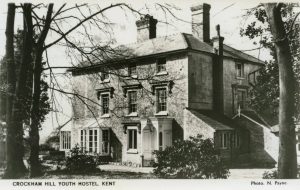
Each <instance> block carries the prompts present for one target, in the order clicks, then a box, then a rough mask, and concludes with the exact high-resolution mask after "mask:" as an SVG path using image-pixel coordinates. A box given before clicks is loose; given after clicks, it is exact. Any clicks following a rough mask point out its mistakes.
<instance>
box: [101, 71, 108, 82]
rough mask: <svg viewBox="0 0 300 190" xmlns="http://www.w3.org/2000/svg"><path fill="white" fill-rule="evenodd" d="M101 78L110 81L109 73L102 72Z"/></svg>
mask: <svg viewBox="0 0 300 190" xmlns="http://www.w3.org/2000/svg"><path fill="white" fill-rule="evenodd" d="M101 80H102V81H108V80H109V74H108V73H101Z"/></svg>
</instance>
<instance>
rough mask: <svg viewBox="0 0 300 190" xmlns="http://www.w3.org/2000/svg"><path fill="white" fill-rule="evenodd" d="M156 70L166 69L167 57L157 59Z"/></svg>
mask: <svg viewBox="0 0 300 190" xmlns="http://www.w3.org/2000/svg"><path fill="white" fill-rule="evenodd" d="M156 70H157V73H161V72H165V71H166V58H159V59H157V63H156Z"/></svg>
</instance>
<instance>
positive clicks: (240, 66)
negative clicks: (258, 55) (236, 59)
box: [236, 63, 244, 78]
mask: <svg viewBox="0 0 300 190" xmlns="http://www.w3.org/2000/svg"><path fill="white" fill-rule="evenodd" d="M236 76H237V77H238V78H244V64H242V63H236Z"/></svg>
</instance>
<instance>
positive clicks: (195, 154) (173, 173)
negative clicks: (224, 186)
mask: <svg viewBox="0 0 300 190" xmlns="http://www.w3.org/2000/svg"><path fill="white" fill-rule="evenodd" d="M154 155H155V156H156V158H157V160H156V162H155V163H154V164H153V166H154V174H155V175H157V176H158V177H160V178H181V179H182V178H189V179H208V178H227V177H228V176H229V170H228V169H227V168H226V166H225V165H224V163H223V162H222V160H221V158H220V156H219V153H218V151H217V150H216V149H214V146H213V142H212V140H211V139H203V138H202V137H201V136H200V135H198V136H197V137H190V139H189V140H184V141H183V140H179V141H175V142H174V144H173V146H170V147H167V148H166V149H165V150H156V151H154Z"/></svg>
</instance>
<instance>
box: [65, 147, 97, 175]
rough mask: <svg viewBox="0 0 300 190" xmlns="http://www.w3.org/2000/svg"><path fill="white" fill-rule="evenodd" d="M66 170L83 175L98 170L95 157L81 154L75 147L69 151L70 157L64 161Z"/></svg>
mask: <svg viewBox="0 0 300 190" xmlns="http://www.w3.org/2000/svg"><path fill="white" fill-rule="evenodd" d="M66 170H68V171H71V172H80V173H84V172H90V171H97V170H98V169H97V164H96V161H95V157H94V156H90V155H86V154H84V153H81V152H80V150H79V147H78V146H76V147H74V148H73V149H72V150H71V157H68V158H67V160H66Z"/></svg>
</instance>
